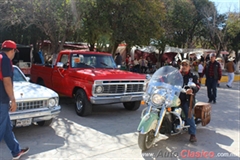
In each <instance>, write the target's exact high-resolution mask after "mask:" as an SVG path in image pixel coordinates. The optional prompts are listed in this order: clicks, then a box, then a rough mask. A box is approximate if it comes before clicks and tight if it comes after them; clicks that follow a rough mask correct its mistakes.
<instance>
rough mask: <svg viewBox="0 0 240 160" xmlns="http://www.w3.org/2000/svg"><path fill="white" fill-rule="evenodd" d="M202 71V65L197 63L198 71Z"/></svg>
mask: <svg viewBox="0 0 240 160" xmlns="http://www.w3.org/2000/svg"><path fill="white" fill-rule="evenodd" d="M202 72H203V65H202V64H199V65H198V73H202Z"/></svg>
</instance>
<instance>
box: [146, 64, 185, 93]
mask: <svg viewBox="0 0 240 160" xmlns="http://www.w3.org/2000/svg"><path fill="white" fill-rule="evenodd" d="M182 86H183V76H182V75H181V73H180V72H179V70H178V69H176V68H174V67H172V66H163V67H161V68H160V69H158V70H157V71H156V72H155V73H154V74H153V75H152V77H151V79H150V81H149V83H148V89H147V90H148V91H149V90H151V89H152V87H164V88H165V87H166V88H169V87H173V88H178V89H179V90H180V89H181V88H182Z"/></svg>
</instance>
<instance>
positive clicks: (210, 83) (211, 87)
mask: <svg viewBox="0 0 240 160" xmlns="http://www.w3.org/2000/svg"><path fill="white" fill-rule="evenodd" d="M206 84H207V95H208V99H209V100H210V101H216V97H217V84H218V80H217V79H214V78H207V83H206Z"/></svg>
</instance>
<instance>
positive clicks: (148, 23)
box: [97, 0, 164, 53]
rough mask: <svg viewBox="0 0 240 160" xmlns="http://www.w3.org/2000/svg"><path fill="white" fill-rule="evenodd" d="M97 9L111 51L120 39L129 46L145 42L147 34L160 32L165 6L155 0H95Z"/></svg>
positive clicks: (147, 39)
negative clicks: (108, 38)
mask: <svg viewBox="0 0 240 160" xmlns="http://www.w3.org/2000/svg"><path fill="white" fill-rule="evenodd" d="M97 9H98V10H99V12H98V13H100V14H99V15H100V19H101V21H102V22H103V23H104V24H105V25H103V26H104V27H106V29H105V30H106V31H107V33H108V35H109V36H110V46H111V47H112V51H111V52H112V53H115V50H116V49H117V47H118V44H119V43H121V42H123V41H125V42H126V43H127V44H128V45H129V46H131V45H133V44H134V45H136V44H138V45H148V44H149V40H150V38H157V37H158V38H159V37H160V36H161V32H162V28H161V26H160V22H161V20H162V19H163V17H164V10H163V6H162V3H161V2H160V1H158V0H149V1H145V0H132V1H123V0H122V1H119V0H98V1H97ZM99 27H101V26H99Z"/></svg>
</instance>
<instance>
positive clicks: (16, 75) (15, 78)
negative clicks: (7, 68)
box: [13, 67, 26, 82]
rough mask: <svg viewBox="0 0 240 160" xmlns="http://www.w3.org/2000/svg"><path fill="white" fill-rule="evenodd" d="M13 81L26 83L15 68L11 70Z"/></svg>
mask: <svg viewBox="0 0 240 160" xmlns="http://www.w3.org/2000/svg"><path fill="white" fill-rule="evenodd" d="M13 81H14V82H22V81H26V79H25V77H24V76H23V75H22V73H21V72H20V71H19V70H18V69H17V68H16V67H14V68H13Z"/></svg>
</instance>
